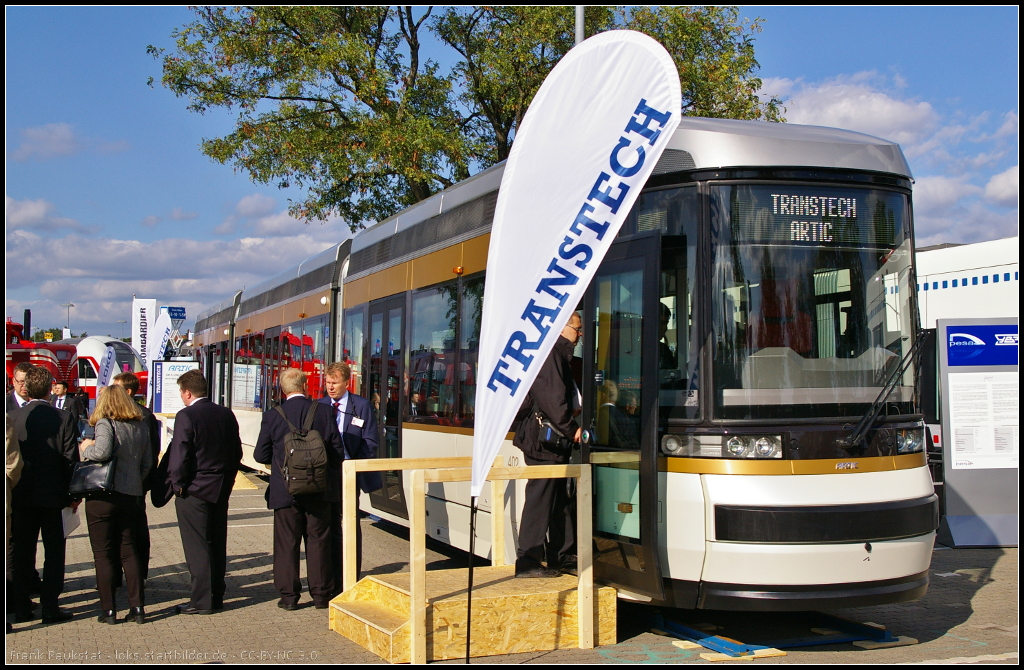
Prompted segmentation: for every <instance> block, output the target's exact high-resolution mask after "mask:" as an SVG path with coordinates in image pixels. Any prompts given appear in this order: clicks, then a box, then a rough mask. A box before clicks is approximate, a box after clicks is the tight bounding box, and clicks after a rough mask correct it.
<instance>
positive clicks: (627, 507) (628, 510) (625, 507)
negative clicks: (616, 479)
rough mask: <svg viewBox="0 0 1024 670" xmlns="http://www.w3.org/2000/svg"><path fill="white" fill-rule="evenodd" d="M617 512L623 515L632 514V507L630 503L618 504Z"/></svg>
mask: <svg viewBox="0 0 1024 670" xmlns="http://www.w3.org/2000/svg"><path fill="white" fill-rule="evenodd" d="M619 511H620V512H622V513H623V514H632V513H633V505H632V504H630V503H619Z"/></svg>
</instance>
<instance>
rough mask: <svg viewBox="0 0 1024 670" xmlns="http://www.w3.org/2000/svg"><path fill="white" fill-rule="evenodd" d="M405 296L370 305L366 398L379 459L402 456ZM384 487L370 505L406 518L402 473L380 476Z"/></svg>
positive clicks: (390, 472)
mask: <svg viewBox="0 0 1024 670" xmlns="http://www.w3.org/2000/svg"><path fill="white" fill-rule="evenodd" d="M404 328H405V296H401V297H395V298H388V299H386V300H381V301H379V302H377V303H371V305H370V336H369V338H367V340H368V342H367V345H368V346H369V348H370V351H369V357H368V358H369V361H370V375H369V384H368V385H367V394H368V396H367V398H368V400H369V401H370V403H371V405H373V407H374V409H375V411H376V412H377V428H378V430H379V431H380V432H379V435H378V443H377V444H378V447H377V457H378V458H400V457H401V455H402V412H401V409H402V408H401V401H402V397H403V396H404V395H405V393H404V392H403V383H404V382H403V380H404V378H405V374H404V373H405V370H404V362H405V352H404V351H403V342H404V341H405V332H404ZM381 474H382V476H383V479H384V488H382V489H381V490H379V491H375V492H374V493H371V494H370V504H371V505H373V507H374V508H376V509H379V510H381V511H382V512H388V513H389V514H394V515H395V516H399V517H402V518H404V519H408V518H409V513H408V511H406V507H405V494H404V492H403V490H402V473H401V472H397V471H388V472H384V473H381Z"/></svg>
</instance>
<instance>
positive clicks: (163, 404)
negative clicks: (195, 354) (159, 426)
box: [150, 361, 199, 414]
mask: <svg viewBox="0 0 1024 670" xmlns="http://www.w3.org/2000/svg"><path fill="white" fill-rule="evenodd" d="M153 366H154V367H152V368H150V377H152V378H153V379H154V385H155V387H156V388H155V389H154V391H153V411H154V412H156V413H157V414H161V413H163V414H175V413H177V412H178V410H181V409H184V408H185V404H184V403H183V402H181V395H180V394H179V393H178V377H180V376H182V375H183V374H185V373H186V372H188V371H189V370H198V369H199V363H196V362H193V361H186V362H178V361H173V362H168V361H156V362H155V363H153Z"/></svg>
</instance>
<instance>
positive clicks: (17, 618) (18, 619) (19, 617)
mask: <svg viewBox="0 0 1024 670" xmlns="http://www.w3.org/2000/svg"><path fill="white" fill-rule="evenodd" d="M36 618H37V617H36V614H35V612H33V611H32V610H17V611H15V613H14V623H28V622H29V621H35V620H36Z"/></svg>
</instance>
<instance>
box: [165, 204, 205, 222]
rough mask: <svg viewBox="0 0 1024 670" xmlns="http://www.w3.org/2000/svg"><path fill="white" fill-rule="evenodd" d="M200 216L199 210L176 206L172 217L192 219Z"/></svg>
mask: <svg viewBox="0 0 1024 670" xmlns="http://www.w3.org/2000/svg"><path fill="white" fill-rule="evenodd" d="M197 216H199V213H198V212H187V211H185V210H183V209H182V208H181V207H175V208H174V209H172V210H171V214H170V217H171V219H172V220H174V221H191V220H192V219H194V218H196V217H197Z"/></svg>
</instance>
